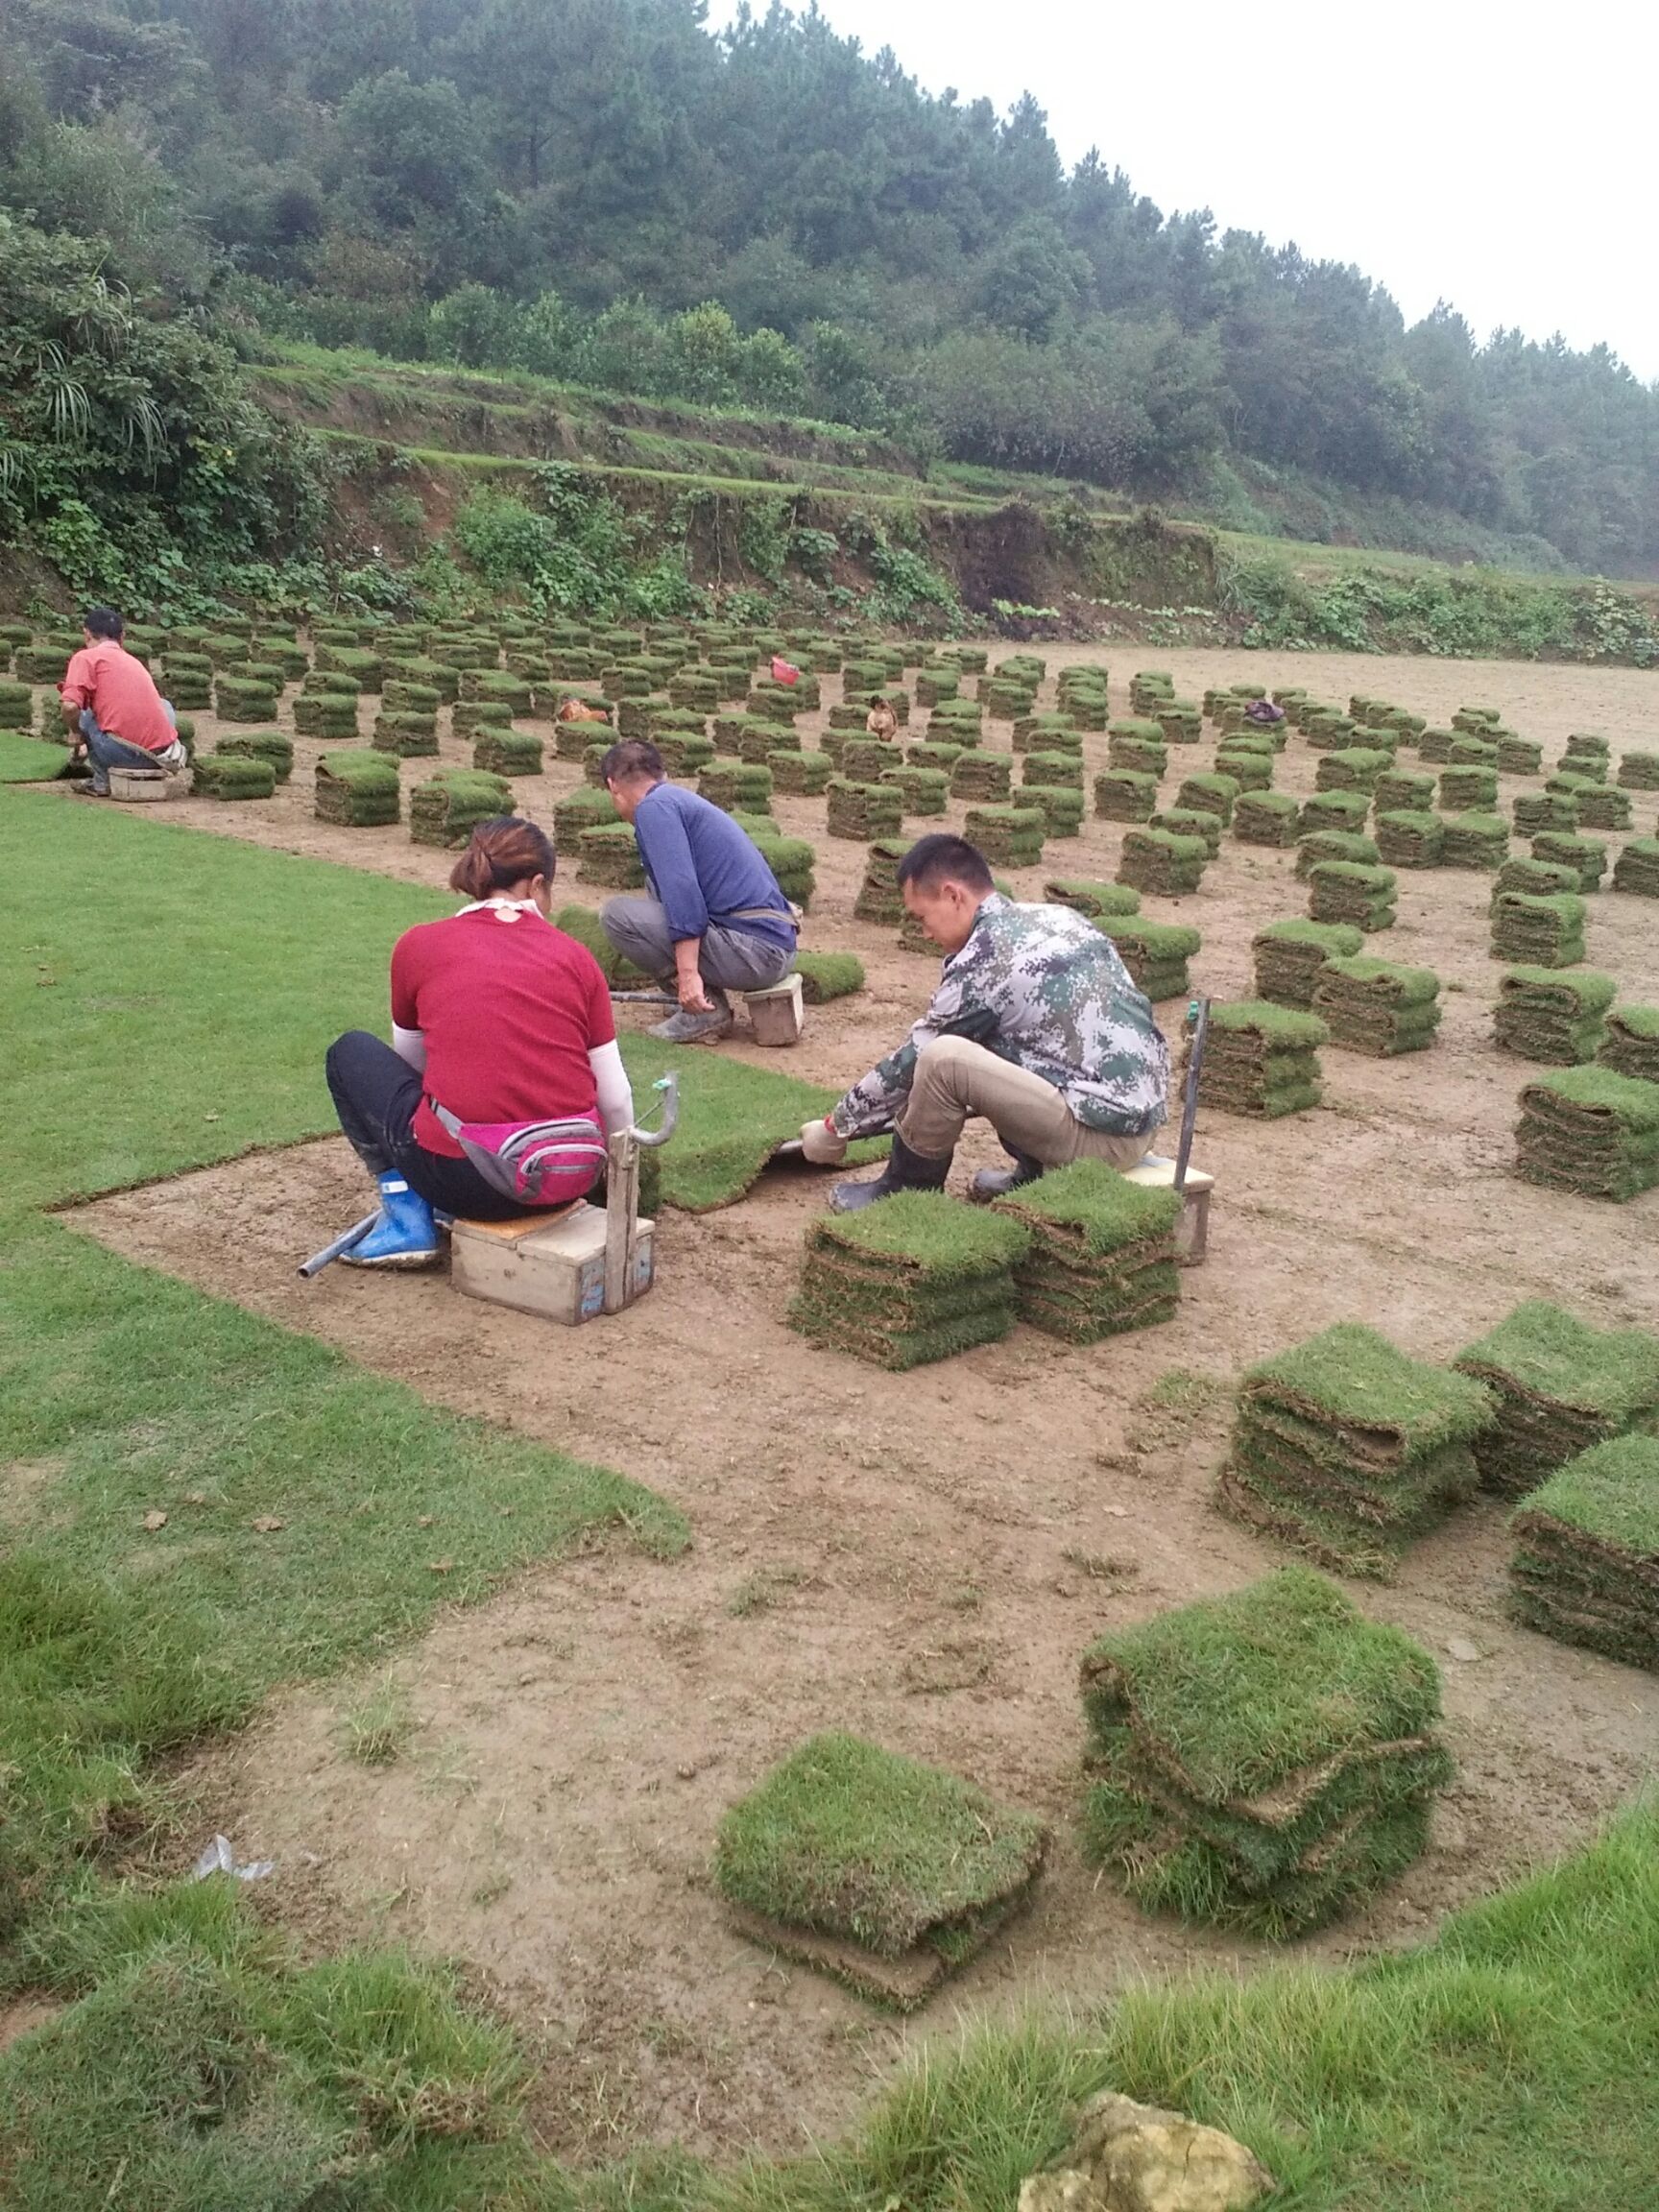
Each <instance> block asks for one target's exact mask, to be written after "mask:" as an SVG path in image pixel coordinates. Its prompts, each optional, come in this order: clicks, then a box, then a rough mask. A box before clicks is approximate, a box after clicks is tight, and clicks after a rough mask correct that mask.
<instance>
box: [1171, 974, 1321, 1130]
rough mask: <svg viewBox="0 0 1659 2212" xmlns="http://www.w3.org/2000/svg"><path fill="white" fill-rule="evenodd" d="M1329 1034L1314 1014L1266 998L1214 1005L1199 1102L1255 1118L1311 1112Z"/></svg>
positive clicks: (1273, 1118) (1271, 1118)
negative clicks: (1321, 1055) (1324, 1045)
mask: <svg viewBox="0 0 1659 2212" xmlns="http://www.w3.org/2000/svg"><path fill="white" fill-rule="evenodd" d="M1328 1034H1329V1032H1328V1031H1327V1029H1326V1027H1325V1024H1324V1022H1321V1021H1320V1020H1319V1019H1318V1018H1317V1017H1316V1016H1315V1015H1312V1014H1301V1013H1298V1012H1296V1011H1295V1009H1294V1008H1292V1007H1288V1006H1275V1005H1272V1004H1270V1003H1269V1002H1268V1001H1267V1000H1266V999H1262V998H1239V999H1234V1000H1232V1001H1219V1002H1217V1003H1215V1004H1214V1005H1212V1007H1211V1009H1210V1027H1209V1034H1208V1037H1207V1039H1206V1042H1205V1046H1204V1065H1203V1067H1202V1069H1201V1070H1200V1071H1199V1075H1198V1103H1199V1104H1200V1105H1201V1106H1210V1107H1214V1108H1216V1109H1217V1110H1218V1111H1219V1112H1221V1113H1223V1114H1246V1115H1248V1116H1249V1117H1250V1118H1251V1119H1252V1120H1257V1121H1277V1120H1280V1119H1282V1118H1283V1117H1284V1116H1285V1115H1286V1114H1305V1113H1307V1112H1309V1111H1310V1108H1312V1107H1314V1106H1317V1105H1318V1103H1319V1101H1320V1099H1321V1098H1322V1097H1323V1095H1324V1092H1323V1089H1322V1087H1321V1084H1320V1080H1319V1047H1320V1046H1321V1045H1323V1044H1324V1043H1325V1041H1326V1038H1327V1036H1328ZM1190 1050H1191V1047H1190V1045H1189V1047H1188V1051H1189V1056H1190Z"/></svg>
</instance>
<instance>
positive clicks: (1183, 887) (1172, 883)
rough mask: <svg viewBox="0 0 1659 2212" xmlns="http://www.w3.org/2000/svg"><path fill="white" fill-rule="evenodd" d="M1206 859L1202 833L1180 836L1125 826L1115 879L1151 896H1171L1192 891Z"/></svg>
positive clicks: (1206, 847) (1202, 876)
mask: <svg viewBox="0 0 1659 2212" xmlns="http://www.w3.org/2000/svg"><path fill="white" fill-rule="evenodd" d="M1209 862H1210V847H1209V844H1208V843H1207V842H1206V840H1205V839H1204V838H1202V837H1182V836H1178V835H1177V834H1176V833H1175V832H1174V831H1173V830H1169V829H1126V830H1125V831H1124V832H1123V846H1122V850H1121V852H1120V853H1119V854H1118V882H1119V883H1127V884H1128V885H1129V886H1130V887H1131V888H1132V889H1133V890H1136V891H1145V892H1148V893H1150V894H1151V895H1152V896H1153V897H1154V898H1159V899H1175V898H1179V897H1180V896H1181V894H1182V893H1183V892H1186V891H1196V890H1197V888H1198V886H1199V884H1200V883H1201V882H1202V881H1203V879H1204V871H1205V869H1206V867H1208V865H1209Z"/></svg>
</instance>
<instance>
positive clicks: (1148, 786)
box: [1094, 768, 1158, 822]
mask: <svg viewBox="0 0 1659 2212" xmlns="http://www.w3.org/2000/svg"><path fill="white" fill-rule="evenodd" d="M1157 805H1158V779H1157V777H1156V776H1154V775H1152V774H1151V773H1150V772H1149V771H1148V770H1146V769H1143V768H1108V769H1106V770H1104V771H1103V772H1102V773H1101V774H1100V775H1098V776H1096V777H1095V779H1094V811H1095V813H1096V814H1097V815H1098V816H1099V817H1100V819H1101V820H1102V821H1103V822H1149V821H1150V820H1151V818H1152V815H1153V812H1154V810H1155V808H1156V807H1157Z"/></svg>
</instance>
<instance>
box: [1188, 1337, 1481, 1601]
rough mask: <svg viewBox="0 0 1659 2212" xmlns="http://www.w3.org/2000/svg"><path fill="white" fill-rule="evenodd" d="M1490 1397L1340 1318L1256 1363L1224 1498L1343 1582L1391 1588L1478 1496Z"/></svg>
mask: <svg viewBox="0 0 1659 2212" xmlns="http://www.w3.org/2000/svg"><path fill="white" fill-rule="evenodd" d="M1492 1410H1493V1409H1492V1400H1491V1394H1490V1392H1488V1391H1487V1390H1486V1389H1485V1388H1484V1387H1483V1386H1482V1385H1481V1384H1480V1383H1476V1382H1474V1381H1472V1380H1471V1379H1470V1378H1469V1377H1468V1376H1467V1375H1454V1374H1450V1373H1448V1372H1447V1371H1446V1370H1445V1369H1443V1368H1439V1367H1432V1366H1430V1365H1429V1364H1428V1363H1427V1362H1425V1361H1423V1360H1420V1359H1412V1358H1407V1355H1406V1354H1405V1353H1404V1352H1401V1351H1399V1350H1397V1349H1396V1347H1395V1346H1394V1345H1392V1344H1390V1343H1389V1342H1388V1340H1387V1338H1386V1337H1385V1336H1380V1335H1379V1334H1378V1333H1377V1332H1376V1330H1374V1329H1368V1328H1365V1327H1362V1326H1361V1325H1359V1324H1358V1323H1351V1322H1342V1323H1338V1325H1337V1326H1336V1327H1335V1328H1334V1329H1327V1330H1325V1331H1324V1332H1323V1333H1322V1334H1319V1335H1317V1336H1310V1338H1309V1339H1308V1340H1307V1342H1306V1343H1304V1344H1298V1345H1295V1346H1293V1347H1292V1349H1291V1350H1290V1351H1288V1352H1283V1353H1281V1354H1280V1355H1279V1356H1278V1358H1274V1359H1268V1360H1264V1361H1263V1362H1262V1365H1261V1366H1259V1367H1253V1368H1251V1369H1250V1370H1249V1372H1248V1373H1247V1374H1246V1376H1245V1378H1244V1383H1243V1387H1242V1388H1241V1390H1240V1392H1239V1397H1238V1423H1237V1426H1236V1427H1235V1429H1234V1432H1233V1449H1232V1454H1231V1456H1230V1457H1229V1459H1228V1462H1227V1465H1226V1467H1225V1468H1224V1469H1223V1471H1222V1476H1221V1488H1220V1494H1219V1503H1220V1504H1221V1506H1222V1508H1223V1509H1224V1510H1225V1511H1227V1512H1230V1513H1232V1514H1233V1515H1234V1516H1235V1518H1237V1519H1238V1520H1240V1521H1243V1522H1245V1523H1246V1524H1247V1525H1248V1526H1250V1527H1255V1528H1259V1529H1261V1530H1262V1532H1263V1533H1265V1534H1267V1535H1272V1536H1278V1537H1280V1538H1282V1539H1283V1540H1284V1541H1285V1542H1286V1543H1288V1544H1293V1545H1295V1546H1296V1547H1297V1548H1298V1549H1299V1550H1300V1551H1306V1552H1307V1553H1308V1554H1309V1555H1310V1558H1313V1559H1316V1560H1317V1561H1318V1562H1319V1564H1320V1565H1321V1566H1322V1567H1329V1568H1332V1569H1333V1570H1334V1572H1336V1573H1337V1574H1342V1575H1373V1576H1375V1577H1377V1578H1378V1579H1379V1580H1383V1581H1386V1580H1387V1579H1388V1578H1389V1577H1390V1576H1391V1575H1392V1574H1393V1571H1394V1568H1395V1565H1396V1563H1397V1561H1398V1558H1399V1555H1400V1553H1401V1552H1402V1551H1404V1550H1405V1548H1406V1546H1407V1544H1409V1543H1410V1542H1411V1541H1412V1539H1413V1538H1414V1537H1417V1536H1420V1535H1422V1534H1423V1533H1424V1532H1425V1531H1426V1530H1427V1529H1429V1528H1431V1527H1433V1526H1434V1524H1435V1523H1436V1522H1438V1521H1439V1520H1441V1519H1442V1518H1443V1517H1444V1515H1445V1514H1446V1513H1447V1511H1448V1510H1449V1509H1450V1508H1451V1507H1452V1506H1453V1505H1455V1504H1456V1503H1459V1501H1461V1500H1462V1499H1464V1498H1467V1497H1468V1496H1469V1495H1470V1494H1471V1493H1472V1492H1473V1491H1474V1489H1475V1488H1476V1483H1477V1476H1476V1469H1475V1459H1474V1455H1473V1453H1472V1451H1471V1449H1470V1447H1471V1446H1472V1444H1473V1443H1474V1441H1475V1439H1476V1438H1477V1437H1478V1436H1479V1435H1480V1433H1481V1432H1482V1431H1484V1430H1485V1429H1486V1428H1487V1427H1488V1426H1489V1424H1490V1422H1491V1420H1492Z"/></svg>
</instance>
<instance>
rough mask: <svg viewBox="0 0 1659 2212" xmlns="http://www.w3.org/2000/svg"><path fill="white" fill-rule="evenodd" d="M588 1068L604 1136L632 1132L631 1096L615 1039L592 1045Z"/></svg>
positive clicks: (631, 1089)
mask: <svg viewBox="0 0 1659 2212" xmlns="http://www.w3.org/2000/svg"><path fill="white" fill-rule="evenodd" d="M588 1065H589V1068H591V1069H592V1070H593V1081H594V1083H595V1084H596V1085H597V1087H598V1091H599V1118H600V1120H601V1121H602V1122H603V1123H604V1124H605V1134H606V1136H607V1137H614V1136H615V1134H616V1132H617V1130H618V1129H630V1128H632V1127H633V1125H634V1092H633V1088H632V1086H631V1085H630V1083H629V1081H628V1070H627V1069H626V1068H624V1067H623V1065H622V1054H621V1050H620V1048H619V1047H618V1046H617V1045H616V1043H615V1041H614V1039H613V1041H612V1042H611V1043H610V1044H609V1045H595V1046H593V1047H592V1049H591V1050H590V1051H589V1054H588Z"/></svg>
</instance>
